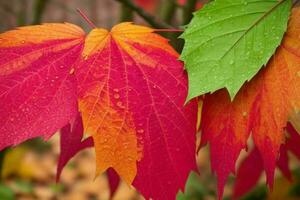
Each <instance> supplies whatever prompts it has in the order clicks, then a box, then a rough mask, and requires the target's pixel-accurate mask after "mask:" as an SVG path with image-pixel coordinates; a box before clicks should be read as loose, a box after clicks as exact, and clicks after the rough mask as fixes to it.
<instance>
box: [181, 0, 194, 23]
mask: <svg viewBox="0 0 300 200" xmlns="http://www.w3.org/2000/svg"><path fill="white" fill-rule="evenodd" d="M196 4H197V0H187V2H186V4H185V6H184V8H183V20H182V23H183V24H184V25H186V24H188V23H189V22H190V21H191V19H192V18H193V12H194V10H195V8H196Z"/></svg>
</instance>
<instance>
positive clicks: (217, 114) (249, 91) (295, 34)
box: [201, 8, 300, 195]
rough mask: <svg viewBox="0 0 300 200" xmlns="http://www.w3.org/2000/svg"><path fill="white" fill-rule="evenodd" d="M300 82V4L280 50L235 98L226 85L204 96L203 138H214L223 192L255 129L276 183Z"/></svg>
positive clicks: (214, 165)
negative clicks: (280, 152) (276, 174)
mask: <svg viewBox="0 0 300 200" xmlns="http://www.w3.org/2000/svg"><path fill="white" fill-rule="evenodd" d="M299 88H300V9H299V8H297V9H294V10H293V13H292V16H291V19H290V22H289V27H288V31H287V33H286V35H285V37H284V40H283V42H282V44H281V46H280V47H279V48H278V50H277V51H276V53H275V55H274V56H273V57H272V58H271V60H270V61H269V63H268V65H267V66H266V67H265V68H264V69H262V70H261V71H260V72H259V73H258V74H257V76H256V77H255V78H254V79H253V80H251V81H250V82H249V83H247V84H245V86H244V87H243V88H242V89H241V91H240V92H239V93H238V95H237V97H236V98H235V99H234V101H233V102H232V103H231V102H230V98H229V95H228V94H226V91H218V92H216V93H214V94H212V95H208V97H206V98H205V100H204V106H203V113H202V119H203V121H202V125H201V126H202V131H203V136H202V137H203V141H202V143H203V144H205V143H206V142H210V144H211V153H212V168H213V170H214V171H216V173H217V175H218V179H219V194H220V195H222V190H223V186H224V183H225V181H226V178H227V176H228V174H229V173H230V172H231V171H234V170H235V161H236V159H237V157H238V155H239V152H240V151H241V149H243V148H244V147H245V146H246V141H247V139H248V137H249V134H250V133H252V137H253V140H254V143H255V145H256V147H257V148H258V150H259V151H260V154H261V155H262V158H263V161H264V168H265V170H266V172H267V182H268V184H269V185H270V186H272V183H273V176H274V169H275V165H276V160H277V159H278V154H279V149H280V146H281V144H282V143H283V142H284V133H283V129H284V127H285V126H286V124H287V121H288V118H289V116H290V115H292V114H293V113H294V112H298V111H299V108H300V90H299ZM241 119H243V120H242V121H241Z"/></svg>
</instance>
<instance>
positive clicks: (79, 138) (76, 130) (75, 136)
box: [56, 113, 94, 181]
mask: <svg viewBox="0 0 300 200" xmlns="http://www.w3.org/2000/svg"><path fill="white" fill-rule="evenodd" d="M93 146H94V142H93V139H92V138H91V137H88V138H86V139H84V140H83V124H82V119H81V115H80V114H79V113H78V115H77V117H76V118H75V119H73V120H72V121H71V122H70V123H69V124H68V125H66V126H65V127H63V128H62V129H61V131H60V151H61V152H60V154H59V159H58V164H57V173H56V181H59V178H60V175H61V172H62V170H63V168H64V167H65V165H66V164H67V163H68V162H69V160H70V159H71V158H72V157H74V156H75V155H76V154H77V153H78V152H80V151H82V150H83V149H86V148H88V147H93Z"/></svg>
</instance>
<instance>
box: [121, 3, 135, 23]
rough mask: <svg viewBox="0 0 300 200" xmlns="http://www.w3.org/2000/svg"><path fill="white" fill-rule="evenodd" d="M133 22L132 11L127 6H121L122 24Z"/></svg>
mask: <svg viewBox="0 0 300 200" xmlns="http://www.w3.org/2000/svg"><path fill="white" fill-rule="evenodd" d="M132 20H133V12H132V10H131V9H130V8H129V7H128V6H127V5H125V4H122V5H121V17H120V21H121V22H129V21H132Z"/></svg>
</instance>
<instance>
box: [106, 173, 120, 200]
mask: <svg viewBox="0 0 300 200" xmlns="http://www.w3.org/2000/svg"><path fill="white" fill-rule="evenodd" d="M107 178H108V184H109V189H110V198H112V197H114V195H115V193H116V191H117V189H118V187H119V184H120V178H119V176H118V174H117V173H116V172H115V170H113V169H112V168H109V169H108V170H107Z"/></svg>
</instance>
